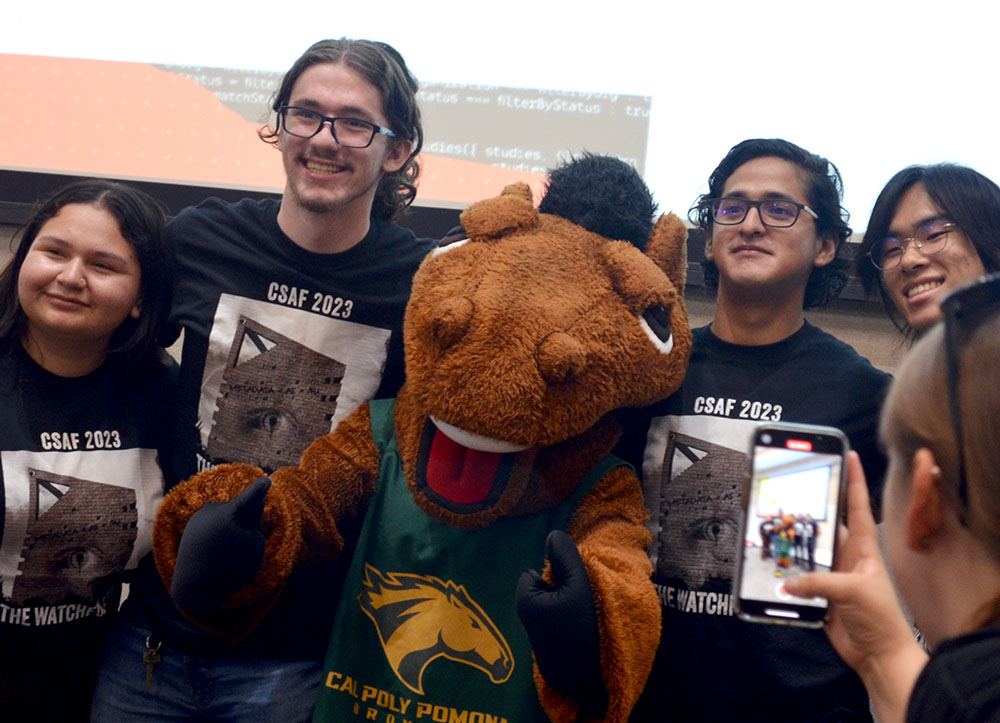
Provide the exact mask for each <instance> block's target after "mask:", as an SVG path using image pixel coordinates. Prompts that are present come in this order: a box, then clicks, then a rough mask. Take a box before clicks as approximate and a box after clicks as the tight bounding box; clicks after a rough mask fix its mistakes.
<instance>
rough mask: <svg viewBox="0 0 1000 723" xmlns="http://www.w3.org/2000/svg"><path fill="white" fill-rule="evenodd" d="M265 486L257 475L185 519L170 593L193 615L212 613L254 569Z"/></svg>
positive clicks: (245, 582)
mask: <svg viewBox="0 0 1000 723" xmlns="http://www.w3.org/2000/svg"><path fill="white" fill-rule="evenodd" d="M270 486H271V480H270V479H269V478H268V477H258V478H257V479H256V480H255V481H254V482H253V484H251V485H250V486H249V487H247V488H246V489H245V490H243V491H242V492H241V493H240V494H239V495H237V496H236V497H234V498H233V499H231V500H229V502H210V503H209V504H207V505H205V506H204V507H202V508H201V509H200V510H198V511H197V512H195V513H194V514H193V515H192V516H191V519H190V520H188V523H187V527H185V528H184V534H183V535H182V536H181V543H180V545H179V546H178V548H177V564H176V566H175V568H174V579H173V582H172V583H171V585H170V594H171V596H173V598H174V602H175V603H177V607H179V608H180V609H181V610H183V611H184V612H185V613H187V614H188V615H190V616H191V617H193V618H194V619H196V620H197V619H203V618H206V617H208V616H209V615H212V614H214V613H216V612H218V611H219V609H220V608H221V607H222V605H223V603H225V602H226V600H228V599H229V598H231V597H232V596H233V595H234V594H235V593H236V592H238V591H239V590H240V589H242V588H244V587H246V586H247V585H248V584H250V582H252V581H253V579H254V576H256V574H257V571H258V570H260V565H261V562H262V561H263V559H264V543H265V538H264V533H263V532H261V531H260V521H261V517H262V516H263V514H264V498H265V497H266V495H267V490H268V488H269V487H270Z"/></svg>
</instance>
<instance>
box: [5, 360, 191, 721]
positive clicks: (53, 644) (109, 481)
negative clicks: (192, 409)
mask: <svg viewBox="0 0 1000 723" xmlns="http://www.w3.org/2000/svg"><path fill="white" fill-rule="evenodd" d="M173 397H174V375H173V373H172V370H170V369H168V368H167V367H164V366H158V365H155V364H151V365H150V366H149V368H148V369H147V370H146V371H145V373H142V374H140V375H129V374H127V373H126V370H125V369H124V368H123V366H122V364H121V363H120V362H119V361H117V360H116V359H114V358H112V359H110V360H108V361H106V362H105V363H104V364H103V365H102V366H100V367H99V368H98V369H96V370H95V371H93V372H91V373H89V374H87V375H85V376H82V377H75V378H67V377H60V376H56V375H54V374H51V373H49V372H47V371H45V370H44V369H42V368H41V367H40V366H38V365H37V364H36V363H35V362H34V361H33V360H32V359H31V358H30V357H29V356H28V354H27V353H26V352H25V351H24V349H23V348H22V347H21V345H20V344H19V343H16V344H14V345H12V346H10V347H8V348H6V349H4V350H3V351H0V679H2V684H0V691H2V692H0V701H4V702H7V703H9V702H10V701H9V699H8V697H7V695H8V694H10V695H12V696H13V698H14V699H16V700H20V701H22V702H25V703H28V702H31V704H32V705H35V706H38V707H37V709H36V713H37V714H38V717H37V718H36V719H37V720H41V719H43V718H45V717H46V716H45V714H44V711H45V710H48V706H49V705H50V704H52V705H56V704H60V705H61V704H63V703H67V704H72V705H77V706H78V707H80V706H82V708H80V710H82V711H83V716H84V717H85V714H86V710H87V708H88V707H89V695H90V690H91V688H92V686H93V678H94V675H95V674H96V671H97V664H98V660H99V656H100V649H101V645H102V643H103V640H104V638H105V636H106V634H107V632H108V629H109V625H110V621H111V619H112V617H113V614H114V613H115V612H116V611H117V609H118V604H119V601H120V593H121V581H122V579H123V577H122V575H123V573H125V571H127V570H131V569H133V568H135V567H136V564H137V562H138V561H139V560H140V559H141V558H142V557H143V556H145V555H146V554H147V553H148V552H149V550H150V549H151V544H152V543H151V539H152V527H153V519H154V517H155V513H156V508H157V506H158V505H159V503H160V500H161V499H162V498H163V488H164V475H163V472H162V471H161V467H160V460H161V459H163V460H166V459H169V456H170V452H169V449H168V445H169V435H170V431H171V430H170V428H171V419H172V413H171V404H172V401H173ZM77 698H80V700H77ZM32 701H33V702H32ZM74 701H75V702H74ZM78 713H79V711H78ZM0 717H3V716H2V715H0Z"/></svg>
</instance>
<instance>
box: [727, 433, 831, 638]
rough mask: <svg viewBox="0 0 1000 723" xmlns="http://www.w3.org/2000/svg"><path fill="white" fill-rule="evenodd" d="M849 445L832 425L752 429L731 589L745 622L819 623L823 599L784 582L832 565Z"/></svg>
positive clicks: (814, 624) (823, 612) (824, 603)
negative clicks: (790, 588)
mask: <svg viewBox="0 0 1000 723" xmlns="http://www.w3.org/2000/svg"><path fill="white" fill-rule="evenodd" d="M848 449H849V444H848V441H847V438H846V437H845V436H844V433H843V432H841V431H840V430H838V429H835V428H833V427H818V426H813V425H800V424H777V423H775V424H764V425H761V426H759V427H757V429H756V430H755V431H754V435H753V440H752V442H751V450H750V471H749V474H748V476H747V484H746V488H745V490H744V495H743V504H744V508H743V515H742V525H741V528H742V529H741V536H740V539H741V540H742V548H741V550H740V555H739V557H738V560H739V564H738V567H737V573H736V577H735V579H734V581H733V594H734V596H735V598H736V609H737V613H738V614H739V616H740V617H741V618H743V619H744V620H751V621H757V622H769V623H778V624H785V625H802V626H808V627H819V626H820V625H822V621H823V617H824V616H825V615H826V613H827V609H828V605H829V604H828V601H827V600H826V599H824V598H819V597H809V598H805V597H796V596H794V595H792V594H790V593H789V592H788V591H787V590H786V589H785V583H786V582H787V581H788V580H789V579H792V578H794V577H797V576H799V575H803V574H806V573H809V572H828V571H830V570H831V569H832V568H833V565H834V554H835V552H836V549H837V533H838V523H839V521H840V520H841V517H842V509H843V505H844V492H845V489H846V480H847V475H846V470H847V464H846V458H847V452H848Z"/></svg>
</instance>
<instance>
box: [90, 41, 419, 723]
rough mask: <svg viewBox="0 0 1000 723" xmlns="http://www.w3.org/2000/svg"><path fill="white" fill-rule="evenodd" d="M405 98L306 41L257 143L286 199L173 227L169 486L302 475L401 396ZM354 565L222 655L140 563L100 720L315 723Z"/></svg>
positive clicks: (329, 49)
mask: <svg viewBox="0 0 1000 723" xmlns="http://www.w3.org/2000/svg"><path fill="white" fill-rule="evenodd" d="M416 91H417V83H416V80H415V79H414V78H413V76H412V75H411V73H410V71H409V70H408V69H407V67H406V63H405V62H404V61H403V58H402V57H401V56H400V55H399V53H398V52H397V51H396V50H395V49H393V48H392V47H391V46H389V45H387V44H385V43H380V42H374V41H369V40H347V39H340V40H323V41H320V42H317V43H315V44H314V45H313V46H312V47H310V48H309V49H308V50H306V52H305V53H304V54H303V55H302V56H301V57H300V58H299V59H298V60H296V61H295V63H294V64H293V65H292V67H291V69H290V70H289V71H288V72H287V73H286V74H285V76H284V79H283V80H282V82H281V85H280V87H279V89H278V91H277V93H276V94H275V97H274V101H273V104H272V107H271V110H272V111H273V113H274V115H273V120H272V125H269V126H266V127H264V128H263V129H262V130H261V133H260V135H261V138H262V139H263V140H264V141H266V142H269V143H273V144H274V146H275V148H276V149H277V150H278V151H279V152H280V153H281V158H282V163H283V165H284V169H285V189H284V192H283V194H282V197H281V200H280V201H274V200H264V201H250V200H243V201H240V202H238V203H225V202H223V201H221V200H219V199H209V200H207V201H205V202H204V203H202V204H200V205H199V206H197V207H194V208H188V209H186V210H184V211H183V212H182V213H181V214H180V215H178V216H177V218H176V219H174V220H173V221H172V222H171V223H170V225H169V227H168V229H167V238H168V241H169V242H170V243H171V246H172V249H173V253H174V256H175V259H176V261H177V282H176V285H175V289H174V300H173V306H172V309H171V313H170V317H169V322H168V323H169V327H170V330H171V331H172V333H173V338H176V335H177V334H178V333H179V332H180V331H181V330H183V332H184V346H183V352H182V363H181V371H180V382H179V386H180V391H179V399H178V407H179V413H178V424H177V434H176V442H177V447H178V455H177V458H176V461H175V469H176V470H177V472H178V477H179V478H180V479H185V478H187V477H189V476H190V475H192V474H194V473H195V472H198V471H200V470H203V469H207V468H209V467H211V466H215V465H218V464H222V463H225V462H245V463H250V464H255V465H257V466H259V467H261V468H262V469H263V470H265V471H271V470H273V469H275V468H277V467H281V466H284V465H287V464H297V462H298V459H299V454H300V453H301V452H302V451H303V450H304V449H305V447H306V446H307V445H308V444H309V443H310V442H312V440H314V439H315V438H316V437H319V436H321V435H323V434H326V433H328V432H330V431H331V429H332V428H333V427H334V426H336V424H337V423H338V422H339V421H340V420H341V419H343V418H344V417H345V416H347V414H349V413H350V412H351V411H352V410H353V409H354V408H355V407H357V406H358V404H360V403H362V402H365V401H367V400H369V399H371V398H373V397H376V396H385V397H391V396H395V393H396V390H397V389H398V388H399V386H400V385H401V383H402V379H403V356H402V340H401V329H402V321H403V311H404V308H405V306H406V302H407V299H408V297H409V292H410V283H411V280H412V277H413V274H414V272H415V271H416V269H417V266H418V265H419V264H420V262H421V260H422V259H423V257H424V256H425V255H426V254H427V253H428V252H429V251H430V249H431V248H432V246H433V244H432V242H431V241H430V240H427V239H417V238H415V237H414V235H413V234H412V233H411V232H410V231H408V230H405V229H403V228H401V227H400V226H397V225H395V224H394V223H393V220H394V219H395V218H396V217H397V215H398V213H399V212H400V211H401V210H403V209H404V208H405V207H406V206H407V205H409V203H410V202H411V201H412V200H413V197H414V195H415V192H416V191H415V181H416V178H417V174H418V170H419V169H418V167H417V163H416V156H417V153H418V152H419V151H420V148H421V143H422V138H423V134H422V131H421V121H420V111H419V108H418V106H417V101H416ZM173 338H171V339H170V340H169V341H173ZM348 529H350V526H348ZM355 534H356V532H355ZM348 544H351V541H348ZM349 561H350V556H349V555H345V556H343V558H342V559H341V560H339V561H335V562H331V563H321V564H316V565H312V566H308V567H305V568H303V569H302V570H301V571H298V572H297V573H296V574H295V575H294V576H293V577H292V579H291V580H290V582H289V585H288V586H287V589H286V590H285V592H284V594H283V596H282V598H281V600H280V601H279V602H278V603H277V605H276V606H275V608H274V609H273V610H272V611H271V612H270V613H269V614H268V616H267V617H266V618H265V619H264V621H263V622H262V623H261V625H260V626H259V627H258V628H257V629H256V630H255V631H254V633H253V634H251V635H250V636H249V637H248V638H246V639H245V640H243V641H240V642H239V643H236V644H230V643H229V642H226V641H223V640H221V639H220V638H216V637H215V636H214V635H212V634H210V633H208V632H206V631H204V630H202V629H201V628H199V627H197V626H196V625H194V624H193V623H191V622H190V621H188V620H187V619H186V618H185V617H184V616H183V615H181V614H180V613H179V612H178V611H177V609H176V608H175V606H174V603H173V601H172V600H171V599H170V596H169V594H168V592H167V590H166V589H165V588H164V586H163V583H162V582H161V581H160V578H159V576H158V575H157V572H156V569H155V567H154V565H153V563H152V560H151V559H146V560H144V561H143V565H142V566H141V568H142V569H141V571H142V572H144V575H143V576H142V577H141V578H140V579H139V581H138V582H137V583H136V584H134V585H133V587H132V592H131V595H130V597H129V599H128V601H127V602H126V605H125V609H124V611H123V612H124V615H123V616H122V620H123V621H125V622H124V623H123V624H121V625H119V626H118V628H117V629H116V631H115V634H114V637H113V638H112V641H111V644H109V646H108V648H107V652H106V655H105V659H104V662H103V664H102V669H101V677H100V680H99V683H98V689H97V694H96V697H95V702H94V709H93V717H94V720H102V721H104V720H130V721H141V720H163V719H165V718H169V719H171V720H187V719H190V720H206V719H211V720H239V721H298V720H307V719H309V717H310V716H311V712H312V707H313V703H314V701H315V698H316V692H317V690H318V686H319V685H320V683H321V680H320V679H321V667H322V661H323V656H324V653H325V650H326V643H327V640H328V638H329V632H330V626H331V624H332V621H333V615H334V613H335V607H336V605H335V604H334V602H333V601H335V600H336V599H337V597H338V594H339V586H340V582H341V580H342V579H343V575H344V573H345V571H346V565H347V563H348V562H349Z"/></svg>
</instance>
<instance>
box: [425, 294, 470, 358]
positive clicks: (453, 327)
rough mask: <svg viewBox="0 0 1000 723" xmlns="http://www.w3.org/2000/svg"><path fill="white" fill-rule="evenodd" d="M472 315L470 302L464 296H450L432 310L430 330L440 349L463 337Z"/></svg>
mask: <svg viewBox="0 0 1000 723" xmlns="http://www.w3.org/2000/svg"><path fill="white" fill-rule="evenodd" d="M472 313H473V308H472V301H471V300H470V299H469V298H468V297H465V296H452V297H450V298H447V299H444V300H442V301H440V302H439V303H438V305H437V306H436V307H435V309H434V316H433V321H432V322H431V325H432V326H431V328H432V330H433V332H434V338H435V339H437V341H438V344H439V345H440V346H441V349H447V348H448V347H450V346H453V345H454V344H456V343H457V342H458V340H459V339H461V338H462V337H463V336H465V332H466V331H468V330H469V322H470V321H471V320H472Z"/></svg>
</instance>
